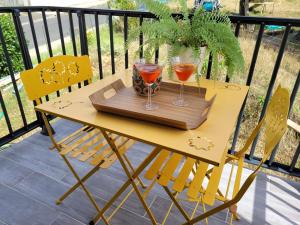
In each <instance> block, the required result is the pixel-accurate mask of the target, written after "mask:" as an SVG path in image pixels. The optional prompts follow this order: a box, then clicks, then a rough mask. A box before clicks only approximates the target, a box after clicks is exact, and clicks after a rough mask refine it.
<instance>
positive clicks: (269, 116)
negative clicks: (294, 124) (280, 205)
mask: <svg viewBox="0 0 300 225" xmlns="http://www.w3.org/2000/svg"><path fill="white" fill-rule="evenodd" d="M289 105H290V97H289V92H288V90H287V89H285V88H282V87H281V86H280V85H279V86H278V88H277V89H276V91H275V93H274V94H273V96H272V98H271V100H270V102H269V104H268V107H267V110H266V114H265V116H264V118H263V119H262V120H261V122H260V123H259V124H258V125H257V126H256V128H255V129H254V131H253V132H252V134H251V136H250V138H249V139H248V140H247V142H246V144H245V147H244V148H242V149H241V151H240V152H238V153H237V155H238V156H241V155H243V154H245V151H246V150H247V149H248V147H249V146H250V144H251V143H252V142H253V140H254V138H255V137H256V136H257V135H258V134H259V131H260V130H261V128H262V127H263V126H264V128H265V129H264V137H263V138H264V144H265V147H264V152H263V157H262V160H261V162H260V163H259V165H258V166H257V167H256V169H255V170H254V171H253V173H252V174H251V175H250V176H249V177H248V178H247V179H246V181H245V182H244V184H243V185H242V187H241V189H240V190H239V191H238V193H237V194H236V195H235V197H234V198H233V199H232V200H233V202H234V203H236V202H238V201H239V200H240V199H241V198H242V196H243V195H244V194H245V192H246V191H247V190H248V188H249V187H250V185H251V184H252V182H253V181H254V179H255V177H256V175H257V173H258V171H259V169H260V168H261V166H262V164H263V163H264V162H265V161H266V160H267V159H268V158H269V156H270V155H271V153H272V151H273V150H274V148H275V147H276V145H277V144H278V143H279V141H280V139H281V138H282V136H283V135H284V133H285V131H286V129H287V119H288V112H289ZM247 146H248V147H247Z"/></svg>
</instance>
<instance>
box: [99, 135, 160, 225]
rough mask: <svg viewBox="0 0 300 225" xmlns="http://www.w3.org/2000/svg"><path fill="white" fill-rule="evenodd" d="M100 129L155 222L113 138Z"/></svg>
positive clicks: (154, 220) (152, 220) (153, 219)
mask: <svg viewBox="0 0 300 225" xmlns="http://www.w3.org/2000/svg"><path fill="white" fill-rule="evenodd" d="M101 131H102V133H103V136H104V137H105V139H106V141H107V142H108V144H109V145H110V147H111V149H112V150H113V151H114V152H115V154H116V156H117V157H118V159H119V161H120V163H121V166H122V167H123V169H124V171H125V173H126V175H127V177H128V178H129V179H130V183H131V185H132V187H133V188H134V190H135V192H136V194H137V196H138V198H139V200H140V201H141V203H142V205H143V207H144V208H145V210H146V212H147V214H148V216H149V218H150V220H151V222H152V223H153V224H157V222H156V219H155V217H154V215H153V213H152V212H151V210H150V208H149V207H148V205H147V203H146V201H145V199H144V198H143V196H142V194H141V192H140V190H139V189H138V187H137V185H136V184H135V182H134V178H133V177H132V174H131V173H130V172H129V170H128V168H127V166H126V164H125V161H124V160H123V158H122V156H121V154H120V152H119V150H118V148H117V146H116V145H115V143H114V142H113V140H112V139H111V138H109V136H108V135H107V132H106V131H105V130H102V129H101Z"/></svg>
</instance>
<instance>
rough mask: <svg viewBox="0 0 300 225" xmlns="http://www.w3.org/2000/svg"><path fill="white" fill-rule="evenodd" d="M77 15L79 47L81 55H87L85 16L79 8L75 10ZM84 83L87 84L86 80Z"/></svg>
mask: <svg viewBox="0 0 300 225" xmlns="http://www.w3.org/2000/svg"><path fill="white" fill-rule="evenodd" d="M77 16H78V25H79V33H80V48H81V55H88V54H89V49H88V40H87V36H86V25H85V16H84V13H83V12H82V11H80V10H78V11H77ZM84 85H88V81H84Z"/></svg>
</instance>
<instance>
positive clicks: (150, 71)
mask: <svg viewBox="0 0 300 225" xmlns="http://www.w3.org/2000/svg"><path fill="white" fill-rule="evenodd" d="M136 69H137V71H138V72H139V75H140V76H141V77H142V78H143V80H144V83H145V84H146V86H147V87H148V100H147V103H146V105H145V109H146V110H156V109H158V105H157V104H155V103H152V99H151V95H152V88H151V86H152V85H153V84H154V82H155V81H156V79H157V78H158V77H159V75H160V74H161V72H162V69H163V65H161V64H152V63H145V62H142V63H139V64H137V65H136Z"/></svg>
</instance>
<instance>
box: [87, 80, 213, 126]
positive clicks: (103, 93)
mask: <svg viewBox="0 0 300 225" xmlns="http://www.w3.org/2000/svg"><path fill="white" fill-rule="evenodd" d="M205 93H206V89H204V88H200V89H199V88H198V87H192V86H185V87H184V96H185V100H186V101H187V102H188V106H186V107H178V106H175V105H173V104H172V101H173V100H174V99H175V98H176V97H177V96H178V94H179V84H174V83H168V82H162V83H161V86H160V91H158V93H157V95H156V96H154V97H152V102H155V103H156V104H158V106H159V108H158V109H157V110H154V111H147V110H145V104H146V101H147V98H146V97H141V96H138V95H137V94H136V93H135V92H134V90H133V88H131V87H130V88H127V87H125V85H124V84H123V82H122V80H117V81H115V82H113V83H111V84H110V85H109V86H106V87H105V88H103V89H101V90H99V91H97V92H95V93H94V94H92V95H91V96H90V100H91V102H92V104H93V106H94V107H95V108H96V109H97V110H98V111H102V112H109V113H113V114H117V115H121V116H127V117H131V118H134V119H139V120H145V121H150V122H154V123H159V124H163V125H167V126H171V127H176V128H180V129H184V130H189V129H195V128H197V127H199V126H200V125H201V124H202V123H203V122H204V121H205V120H206V118H207V115H208V113H209V110H210V108H211V106H212V103H213V101H214V99H215V96H214V97H212V98H211V99H210V100H209V101H206V100H205Z"/></svg>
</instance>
